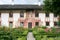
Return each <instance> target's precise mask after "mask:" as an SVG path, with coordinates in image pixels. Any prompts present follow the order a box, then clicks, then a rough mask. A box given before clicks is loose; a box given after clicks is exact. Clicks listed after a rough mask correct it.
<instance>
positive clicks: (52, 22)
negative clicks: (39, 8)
mask: <svg viewBox="0 0 60 40" xmlns="http://www.w3.org/2000/svg"><path fill="white" fill-rule="evenodd" d="M53 19H54V16H53V13H50V27H53V26H54V20H53Z"/></svg>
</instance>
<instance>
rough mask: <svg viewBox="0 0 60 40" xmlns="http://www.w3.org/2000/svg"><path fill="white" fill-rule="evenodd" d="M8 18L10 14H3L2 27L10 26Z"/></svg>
mask: <svg viewBox="0 0 60 40" xmlns="http://www.w3.org/2000/svg"><path fill="white" fill-rule="evenodd" d="M8 18H9V13H1V21H2V22H1V24H2V26H9V22H8Z"/></svg>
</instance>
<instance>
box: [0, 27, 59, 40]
mask: <svg viewBox="0 0 60 40" xmlns="http://www.w3.org/2000/svg"><path fill="white" fill-rule="evenodd" d="M28 32H32V33H33V35H34V37H35V39H36V40H60V32H57V31H56V28H54V27H51V28H47V27H45V26H42V27H39V26H36V27H34V28H32V29H27V28H23V27H18V28H9V27H0V40H27V34H28Z"/></svg>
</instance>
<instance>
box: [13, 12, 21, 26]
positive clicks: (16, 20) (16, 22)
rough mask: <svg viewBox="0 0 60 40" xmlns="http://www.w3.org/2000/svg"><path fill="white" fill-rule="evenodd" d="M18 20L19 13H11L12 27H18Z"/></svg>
mask: <svg viewBox="0 0 60 40" xmlns="http://www.w3.org/2000/svg"><path fill="white" fill-rule="evenodd" d="M19 18H20V13H13V19H14V22H13V27H15V26H19V25H20V23H19V22H18V19H19Z"/></svg>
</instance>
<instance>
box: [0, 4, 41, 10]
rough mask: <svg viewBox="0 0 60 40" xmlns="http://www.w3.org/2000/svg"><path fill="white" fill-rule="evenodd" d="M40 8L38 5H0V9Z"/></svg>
mask: <svg viewBox="0 0 60 40" xmlns="http://www.w3.org/2000/svg"><path fill="white" fill-rule="evenodd" d="M20 9H40V10H41V9H42V7H41V6H38V5H0V10H20Z"/></svg>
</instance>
